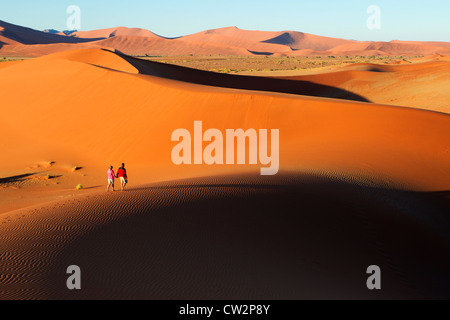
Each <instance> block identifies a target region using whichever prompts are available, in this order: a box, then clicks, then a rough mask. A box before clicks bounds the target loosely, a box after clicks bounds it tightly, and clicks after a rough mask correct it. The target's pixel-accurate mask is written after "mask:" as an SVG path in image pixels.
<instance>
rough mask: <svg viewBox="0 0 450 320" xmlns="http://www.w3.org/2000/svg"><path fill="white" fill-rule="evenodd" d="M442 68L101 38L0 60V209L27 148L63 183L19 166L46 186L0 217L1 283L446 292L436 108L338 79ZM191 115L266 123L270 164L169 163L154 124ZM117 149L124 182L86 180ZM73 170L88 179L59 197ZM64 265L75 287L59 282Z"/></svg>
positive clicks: (8, 295)
mask: <svg viewBox="0 0 450 320" xmlns="http://www.w3.org/2000/svg"><path fill="white" fill-rule="evenodd" d="M120 38H121V36H116V37H112V38H111V39H108V40H110V41H114V40H115V39H119V40H120ZM137 38H142V37H137ZM179 40H180V41H184V40H182V39H179ZM105 41H107V40H105ZM158 41H159V40H158ZM0 66H1V64H0ZM446 68H447V62H445V61H433V62H426V63H424V64H414V65H402V66H393V65H386V66H377V65H356V66H350V67H348V69H347V70H344V71H342V72H341V73H336V74H334V77H333V75H328V76H327V77H320V76H317V77H314V76H310V78H308V80H307V79H306V78H305V79H303V80H301V79H290V80H288V79H271V78H258V77H243V76H236V75H223V74H216V73H208V72H203V71H198V70H192V69H188V68H182V67H176V66H171V65H167V64H161V63H156V62H151V61H144V60H140V59H136V58H131V57H128V56H125V55H123V54H120V53H117V52H112V51H107V50H100V49H86V50H75V51H68V52H60V53H55V54H52V55H48V56H44V57H40V58H36V59H31V60H26V61H22V62H16V63H8V64H7V65H6V66H5V67H0V105H1V106H8V107H7V108H3V109H2V117H1V119H0V128H1V130H2V140H1V141H0V146H1V148H2V150H8V152H7V153H5V154H4V155H3V156H2V157H0V167H1V168H2V175H3V176H2V177H1V178H0V187H1V188H0V206H2V205H3V202H2V201H3V200H4V197H5V194H8V197H10V196H11V195H13V194H14V196H15V197H17V198H19V197H20V196H22V195H24V194H26V192H27V190H28V189H27V188H29V187H28V186H27V184H26V183H23V184H14V183H22V182H21V181H23V179H25V178H27V177H34V176H33V175H34V174H36V172H37V171H38V169H41V168H42V166H41V168H38V167H37V166H31V167H30V164H32V163H38V164H39V163H47V165H48V166H50V167H52V166H54V165H52V163H56V164H58V166H59V167H58V170H60V171H58V172H59V173H58V177H55V178H54V179H52V180H51V181H52V183H57V182H58V183H61V185H63V187H64V188H69V187H67V186H68V184H70V183H73V184H72V187H70V188H71V190H72V191H71V193H70V194H69V195H68V196H67V194H66V197H65V198H64V199H62V200H57V199H61V198H60V197H59V196H61V194H62V192H63V191H64V192H66V193H67V192H68V190H66V189H64V190H63V189H61V190H59V189H58V190H57V189H51V188H57V185H55V186H50V185H47V184H45V183H46V180H42V181H41V180H36V181H35V184H34V185H33V186H34V187H33V188H34V189H33V190H34V191H35V192H37V191H36V190H38V191H39V192H41V194H44V193H46V195H49V196H48V198H51V191H50V190H57V192H56V191H54V195H53V199H55V200H57V201H54V202H49V203H46V204H42V202H43V201H42V200H40V201H39V200H38V199H37V200H36V202H35V203H34V204H35V206H34V207H30V208H24V209H19V210H15V211H9V212H6V213H3V214H0V219H1V220H0V256H1V260H0V274H1V276H0V295H1V298H2V299H14V298H35V299H44V298H56V299H105V298H112V299H116V298H136V299H142V298H146V299H150V298H153V299H207V298H208V299H240V298H243V299H280V298H284V299H298V298H367V299H372V298H373V299H378V298H446V297H447V298H448V297H449V295H450V293H449V291H448V288H449V284H450V283H447V282H448V277H446V275H447V271H448V267H449V266H450V261H449V258H448V252H449V249H450V239H449V237H448V232H447V231H448V227H449V226H450V225H449V224H450V221H449V217H448V214H447V213H448V211H449V206H450V204H449V201H448V199H449V195H448V190H450V154H449V150H450V125H449V121H450V116H449V115H448V114H444V113H439V112H430V111H425V110H419V109H412V108H403V107H394V106H387V105H382V104H373V103H365V102H357V101H352V100H350V99H352V98H353V99H354V98H355V97H363V96H359V95H357V94H354V93H352V92H351V91H348V90H345V89H342V88H339V87H345V86H347V85H348V84H349V83H350V84H352V83H353V85H354V86H355V88H356V87H357V86H356V84H355V83H360V84H361V86H360V87H363V85H362V83H364V82H365V83H366V85H369V84H373V86H374V87H373V89H376V84H377V81H381V82H382V81H385V82H387V81H388V77H391V81H397V84H395V85H396V86H399V88H400V85H401V84H400V83H401V81H404V82H405V83H406V80H407V79H409V80H413V81H412V82H411V83H412V86H414V83H415V82H414V79H418V77H419V76H421V77H424V79H428V81H430V83H432V82H431V80H430V79H431V78H432V77H435V79H438V77H441V76H442V77H443V76H444V75H445V73H446V72H447V73H448V71H447V70H448V69H446ZM377 77H386V78H377ZM439 79H440V78H439ZM418 81H419V80H417V82H418ZM439 81H441V80H439ZM439 81H438V82H436V83H441V84H442V85H443V86H444V85H445V82H439ZM383 85H385V84H383ZM430 85H431V84H430ZM405 90H406V89H405ZM411 90H412V89H411ZM434 90H435V92H438V90H437V89H436V88H435V89H434ZM405 92H407V91H403V94H404V93H405ZM344 93H345V94H344ZM336 98H340V99H336ZM363 98H364V97H363ZM369 99H370V98H369ZM196 120H202V121H203V125H204V128H205V129H206V128H217V129H219V130H221V131H223V132H224V131H225V130H226V129H237V128H243V129H248V128H256V129H259V128H268V129H279V130H280V173H279V175H277V176H274V177H261V176H260V175H259V172H260V167H261V166H260V165H222V166H221V165H215V166H207V165H196V166H176V165H174V164H173V163H172V161H171V159H170V154H171V150H172V148H173V146H174V143H173V142H171V140H170V137H171V134H172V132H173V131H174V130H175V129H178V128H187V129H188V130H190V131H192V130H193V123H194V121H196ZM49 160H52V162H49ZM122 162H125V163H127V167H128V170H129V179H130V183H131V185H130V187H131V188H132V189H129V191H127V192H124V193H121V192H116V193H110V194H105V193H104V192H101V191H99V190H102V189H96V187H97V186H101V188H103V186H104V185H105V178H106V174H105V170H106V168H107V166H109V165H110V164H113V165H115V166H117V164H119V163H122ZM73 165H77V166H80V167H83V170H80V172H77V171H75V172H73V171H72V170H70V168H71V167H73ZM66 167H67V168H66ZM65 168H66V169H65ZM51 169H52V170H56V168H53V167H52V168H51ZM21 170H22V171H21ZM45 170H50V168H46V169H45ZM55 172H56V171H55ZM39 174H45V171H43V172H39ZM52 174H54V173H53V172H52ZM27 175H28V176H27ZM199 177H204V178H199ZM183 178H190V179H188V180H184V181H180V179H183ZM192 178H193V179H192ZM171 180H176V181H171ZM17 181H19V182H17ZM78 181H83V184H84V185H85V187H86V188H93V189H92V190H88V189H87V190H85V191H84V192H86V194H84V195H83V194H80V195H79V196H72V195H73V194H74V191H73V188H74V187H75V183H80V182H78ZM158 181H165V182H159V183H156V182H158ZM167 181H169V182H167ZM149 183H151V184H149ZM139 184H145V185H144V186H141V187H138V186H137V185H139ZM4 186H5V187H6V188H5V189H4V188H3V187H4ZM10 187H16V188H17V189H13V188H10ZM6 192H8V193H6ZM56 196H58V197H56ZM48 198H46V199H48ZM26 205H27V206H28V205H33V203H31V202H27V203H26ZM399 230H400V231H399ZM124 239H125V240H124ZM374 263H377V264H379V265H380V266H381V267H382V269H383V281H384V282H383V283H387V284H389V285H388V286H386V287H385V288H384V289H383V290H382V291H381V292H378V293H374V292H370V291H368V290H367V289H366V287H365V286H364V284H365V280H366V277H367V275H366V274H365V269H366V268H367V266H368V265H371V264H374ZM72 264H77V265H80V266H81V268H82V270H83V271H82V272H83V286H85V287H84V288H83V290H81V291H80V292H69V291H67V290H66V289H65V286H64V285H65V281H66V276H67V275H66V273H65V270H66V268H67V266H68V265H72ZM84 270H85V271H84ZM111 278H114V279H115V280H114V282H112V281H111ZM111 284H112V285H113V286H114V287H112V286H111Z"/></svg>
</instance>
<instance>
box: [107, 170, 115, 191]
mask: <svg viewBox="0 0 450 320" xmlns="http://www.w3.org/2000/svg"><path fill="white" fill-rule="evenodd" d="M107 173H108V188H107V189H106V192H108V191H109V187H110V186H111V185H112V189H113V191H114V170H113V166H110V167H109V170H108V171H107Z"/></svg>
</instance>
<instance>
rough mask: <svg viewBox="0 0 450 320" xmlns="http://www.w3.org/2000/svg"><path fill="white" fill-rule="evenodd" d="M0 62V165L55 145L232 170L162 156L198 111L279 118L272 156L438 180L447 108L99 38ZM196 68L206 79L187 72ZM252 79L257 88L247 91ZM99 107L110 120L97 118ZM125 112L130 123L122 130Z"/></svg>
mask: <svg viewBox="0 0 450 320" xmlns="http://www.w3.org/2000/svg"><path fill="white" fill-rule="evenodd" d="M123 59H126V60H123ZM136 69H137V70H138V71H139V74H136ZM118 71H120V72H118ZM0 74H1V78H0V88H1V89H0V90H1V102H2V105H8V106H10V108H8V109H7V110H4V117H3V118H2V126H3V128H5V130H6V132H9V134H8V138H7V139H5V140H4V142H3V146H4V147H5V148H8V150H10V151H9V153H8V156H7V157H3V158H2V159H1V165H2V166H3V167H4V168H7V167H11V165H12V164H14V165H19V164H20V163H22V164H23V166H25V165H26V163H24V162H26V161H30V160H33V161H39V160H43V159H45V158H48V157H49V156H51V155H52V154H55V155H58V156H60V157H61V159H54V160H55V161H56V160H58V161H60V160H63V162H68V161H75V160H76V161H77V162H78V163H83V162H86V163H88V164H92V165H93V166H95V167H97V166H98V167H102V166H104V165H105V163H120V162H121V161H122V159H128V161H131V162H133V163H134V164H135V165H136V166H140V167H141V168H145V167H146V166H151V169H150V171H151V173H150V172H148V173H145V175H146V176H153V174H155V178H165V177H166V175H168V176H170V177H177V176H178V174H181V175H188V176H189V175H190V174H194V175H196V174H198V173H199V172H205V173H206V174H209V173H210V172H215V171H216V170H218V172H222V171H225V172H229V171H233V170H234V169H232V168H230V167H226V166H225V167H220V166H219V167H215V168H214V167H213V168H210V167H208V166H200V167H198V168H195V167H192V168H191V167H176V166H174V165H173V164H172V163H171V161H170V157H168V155H170V152H171V148H172V144H171V143H170V136H171V133H172V131H173V130H175V129H177V128H192V126H193V121H194V120H197V119H200V120H203V121H204V123H205V126H207V127H210V128H218V129H221V130H225V129H226V128H244V129H245V128H279V129H280V131H281V132H283V135H282V138H281V141H280V144H281V145H282V146H284V147H283V148H282V149H281V150H280V152H281V153H280V157H281V159H283V167H287V168H293V169H296V170H322V171H326V172H347V173H348V174H355V172H356V173H358V174H361V175H362V176H364V177H368V178H371V177H375V178H376V179H379V180H382V181H384V182H386V183H390V182H392V183H394V184H397V185H399V184H400V185H403V186H406V185H407V186H409V187H411V188H415V189H420V190H445V189H446V188H448V187H449V184H448V183H449V179H448V177H449V170H450V169H449V168H450V167H449V161H450V159H449V157H448V141H450V139H446V137H448V136H449V126H448V115H444V114H437V113H431V112H426V111H421V110H411V109H405V108H395V107H387V106H382V105H373V104H364V103H357V102H349V101H346V100H333V99H324V98H316V97H306V96H305V94H309V95H311V94H312V95H314V94H317V92H310V93H308V92H301V90H305V89H304V87H302V85H298V86H297V87H295V83H296V81H293V82H292V83H293V85H292V87H291V89H292V90H295V88H298V90H299V91H298V92H297V93H298V94H296V95H294V94H290V95H286V94H281V93H277V92H269V91H276V89H277V87H276V86H275V87H274V83H275V84H277V82H272V80H276V79H272V80H270V79H264V78H261V79H258V78H256V79H254V80H253V81H254V82H253V83H252V82H251V80H250V78H251V77H237V76H232V75H220V74H214V73H210V74H209V76H208V73H206V72H205V73H201V72H200V71H196V70H191V69H185V68H181V67H174V66H170V65H165V64H158V63H154V62H147V61H143V60H138V59H132V58H126V57H124V56H122V57H120V56H118V55H117V54H115V53H112V52H108V51H102V50H87V51H83V50H81V51H78V52H69V53H59V54H56V55H53V56H46V57H42V58H38V59H34V60H28V61H24V62H21V63H19V64H16V65H12V66H10V67H8V68H3V69H0ZM44 74H45V76H43V75H44ZM36 78H39V79H40V81H35V79H36ZM87 79H89V80H87ZM189 79H191V82H189ZM201 79H206V80H208V81H210V85H209V86H207V85H205V83H203V84H201V85H199V84H195V82H197V83H200V82H201V81H200V80H201ZM192 82H194V83H192ZM283 83H291V82H283ZM238 84H241V85H242V87H241V88H238ZM258 85H259V86H262V88H259V90H266V92H261V91H254V90H257V89H258V88H257V86H258ZM226 86H228V88H224V87H226ZM230 87H233V88H230ZM309 88H311V90H313V91H314V90H316V91H318V92H319V93H320V90H323V91H322V93H321V94H322V95H325V94H326V93H328V91H329V89H327V88H329V87H327V86H324V87H320V86H319V87H314V86H310V87H309ZM242 89H246V90H242ZM24 90H26V94H24ZM252 90H253V91H252ZM45 92H50V94H43V93H45ZM333 92H335V91H332V92H331V93H333ZM293 93H295V92H293ZM24 110H26V111H24ZM24 112H26V114H27V117H26V118H23V117H22V115H23V114H24ZM123 113H125V114H124V115H122V116H120V115H121V114H123ZM231 115H233V116H231ZM109 117H112V118H114V119H117V120H115V121H104V119H108V118H109ZM356 119H358V120H356ZM124 121H125V122H126V123H132V124H133V125H132V127H129V128H128V129H127V130H125V132H123V130H121V128H122V127H123V122H124ZM17 123H21V127H17ZM42 124H45V125H42ZM55 132H56V133H58V134H56V135H55ZM355 132H357V133H358V134H357V135H356V136H355ZM135 137H140V138H139V139H136V138H135ZM130 139H131V140H130ZM130 141H133V142H131V143H130ZM412 155H414V156H412ZM25 159H26V160H25ZM231 167H233V166H231ZM157 168H158V169H157ZM254 170H255V172H257V168H255V169H254ZM143 171H144V172H145V171H146V170H145V169H144V170H143Z"/></svg>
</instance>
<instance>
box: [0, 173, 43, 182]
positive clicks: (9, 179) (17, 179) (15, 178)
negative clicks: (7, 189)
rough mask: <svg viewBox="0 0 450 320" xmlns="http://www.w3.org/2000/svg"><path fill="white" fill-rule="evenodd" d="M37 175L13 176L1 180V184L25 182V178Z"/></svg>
mask: <svg viewBox="0 0 450 320" xmlns="http://www.w3.org/2000/svg"><path fill="white" fill-rule="evenodd" d="M34 174H36V173H26V174H21V175H17V176H11V177H6V178H0V183H14V182H19V181H22V180H24V179H25V178H28V177H30V176H32V175H34Z"/></svg>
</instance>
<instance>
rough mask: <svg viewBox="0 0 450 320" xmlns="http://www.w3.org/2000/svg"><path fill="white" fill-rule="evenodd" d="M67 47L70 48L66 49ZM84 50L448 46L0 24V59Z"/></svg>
mask: <svg viewBox="0 0 450 320" xmlns="http://www.w3.org/2000/svg"><path fill="white" fill-rule="evenodd" d="M55 43H57V44H58V45H55ZM68 43H71V44H74V45H72V46H69V45H67V44H68ZM87 43H88V44H87ZM75 44H76V45H75ZM87 48H107V49H117V50H119V51H121V52H123V53H125V54H129V55H242V56H252V55H274V56H286V55H289V56H304V55H365V56H371V55H432V54H450V44H449V43H446V42H420V41H415V42H414V41H391V42H370V41H354V40H345V39H337V38H330V37H322V36H317V35H312V34H307V33H302V32H297V31H277V32H273V31H251V30H241V29H239V28H236V27H227V28H219V29H211V30H206V31H202V32H199V33H195V34H191V35H187V36H183V37H179V38H164V37H162V36H159V35H156V34H154V33H153V32H151V31H149V30H145V29H139V28H125V27H118V28H109V29H101V30H92V31H78V32H75V33H72V34H70V35H68V36H66V35H64V34H62V35H61V34H57V33H48V32H40V31H36V30H32V29H29V28H24V27H20V26H15V25H12V24H8V23H6V22H0V54H2V55H4V56H19V55H22V56H26V57H28V56H31V57H35V56H41V55H47V54H50V53H54V52H59V51H65V50H72V49H87Z"/></svg>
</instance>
